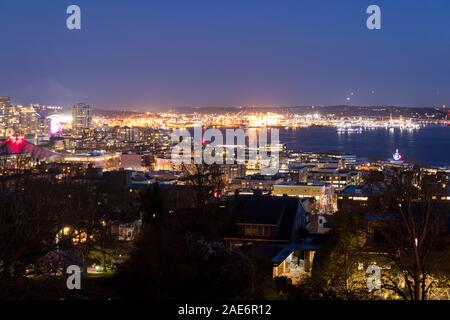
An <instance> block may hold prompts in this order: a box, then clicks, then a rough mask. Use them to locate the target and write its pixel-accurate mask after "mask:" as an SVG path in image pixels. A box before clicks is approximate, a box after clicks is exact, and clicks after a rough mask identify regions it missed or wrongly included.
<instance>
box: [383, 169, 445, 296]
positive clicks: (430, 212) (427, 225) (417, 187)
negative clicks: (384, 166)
mask: <svg viewBox="0 0 450 320" xmlns="http://www.w3.org/2000/svg"><path fill="white" fill-rule="evenodd" d="M389 178H390V179H389V180H390V184H391V185H390V187H391V190H392V195H393V197H392V199H393V200H394V201H395V203H394V204H393V205H392V206H391V207H396V208H397V210H396V213H397V214H398V219H397V221H396V222H390V223H389V224H386V225H385V227H384V228H383V230H382V234H383V238H384V240H385V248H384V249H385V254H387V256H388V258H389V259H390V261H391V262H392V263H393V265H394V266H395V267H396V268H395V270H394V271H397V273H392V272H391V273H388V274H385V275H384V277H383V282H384V287H385V288H386V289H389V290H392V291H394V292H395V293H396V294H398V295H399V296H400V297H402V298H404V299H411V300H426V299H428V298H429V296H430V292H431V290H432V288H433V286H434V285H435V284H436V282H435V281H434V280H433V279H432V275H433V273H434V272H435V271H436V267H437V266H438V264H439V261H440V260H442V259H448V258H449V257H448V256H446V257H445V256H442V254H443V253H444V252H445V250H443V249H445V248H446V246H447V245H448V243H446V242H448V238H447V237H446V231H447V230H446V228H447V223H448V222H447V221H448V213H449V208H448V205H445V204H441V203H438V202H436V201H435V199H433V195H434V194H435V192H436V189H437V188H439V184H438V183H437V181H434V182H430V181H428V182H427V183H425V182H424V180H423V179H422V178H423V177H422V174H421V172H420V170H414V171H408V172H403V173H397V174H395V175H392V176H390V177H389Z"/></svg>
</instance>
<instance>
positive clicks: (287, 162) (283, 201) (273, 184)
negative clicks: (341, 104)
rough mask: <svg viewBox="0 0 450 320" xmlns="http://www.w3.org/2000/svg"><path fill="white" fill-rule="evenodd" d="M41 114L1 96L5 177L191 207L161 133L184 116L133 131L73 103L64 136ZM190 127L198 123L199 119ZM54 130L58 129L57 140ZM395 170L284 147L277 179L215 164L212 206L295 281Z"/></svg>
mask: <svg viewBox="0 0 450 320" xmlns="http://www.w3.org/2000/svg"><path fill="white" fill-rule="evenodd" d="M30 108H31V109H30ZM43 108H44V107H40V106H30V107H20V106H12V105H11V104H10V100H9V99H8V98H5V97H0V124H1V127H0V129H1V130H3V131H1V132H2V133H1V135H2V136H3V137H4V138H5V139H6V140H4V142H2V145H0V159H1V161H2V162H1V163H0V166H1V167H2V169H4V170H3V172H2V173H1V174H2V175H4V174H8V172H7V170H5V169H6V168H8V167H10V168H11V169H12V170H15V172H17V170H28V171H30V172H33V173H36V174H50V173H52V174H55V175H56V176H58V177H59V178H60V179H64V178H65V177H72V178H78V179H97V180H100V181H104V182H105V185H107V186H108V187H109V188H117V189H118V190H122V191H123V190H125V191H128V192H129V193H130V194H131V195H134V194H135V195H136V196H135V197H136V198H135V199H136V201H138V200H137V199H139V197H140V196H141V194H142V192H143V191H145V190H147V189H149V188H152V187H154V185H155V183H156V184H158V185H159V186H160V187H161V189H162V190H163V194H164V197H165V198H166V199H167V201H165V204H164V206H165V207H166V210H167V211H168V212H176V211H177V210H186V209H189V208H192V203H190V201H189V198H192V197H190V195H191V193H192V192H194V191H193V186H192V185H189V184H187V183H186V179H185V178H186V177H185V175H186V172H185V171H183V168H182V167H181V166H180V164H177V163H174V162H173V161H172V160H171V158H170V149H171V140H170V131H169V130H166V129H165V128H163V127H165V126H167V125H168V124H170V125H173V127H182V126H186V124H187V123H184V122H182V121H183V118H182V117H181V120H180V117H178V116H175V117H172V118H171V121H174V122H176V124H173V123H170V122H169V120H167V121H166V120H164V119H165V117H166V115H165V114H163V115H160V116H158V117H154V116H152V119H154V121H155V122H159V123H160V125H159V126H158V127H154V126H149V125H148V123H147V124H144V123H141V125H140V126H134V124H136V122H134V121H143V120H142V119H140V120H139V119H138V118H134V120H133V122H131V123H124V121H122V122H119V121H113V120H111V119H109V120H108V119H106V118H104V119H102V122H99V119H97V120H95V119H94V115H93V112H92V108H91V107H90V106H89V105H86V104H77V105H75V106H73V108H72V120H71V123H70V124H69V125H68V126H67V127H65V126H64V125H62V126H58V125H53V127H52V124H51V122H50V123H46V121H47V120H48V119H49V116H50V115H47V116H44V117H43V118H44V121H42V119H41V118H40V116H39V114H40V113H39V112H40V111H43V110H44V109H43ZM45 111H49V112H50V113H53V112H56V111H59V110H58V109H56V108H46V109H45ZM244 118H246V119H253V120H252V121H254V122H255V123H256V122H258V123H259V122H261V125H277V122H276V121H278V120H279V117H277V116H275V115H270V116H269V118H264V116H261V117H256V118H252V117H250V118H249V117H244ZM145 119H147V118H145ZM145 119H144V120H145ZM186 119H187V118H186ZM186 119H185V120H186ZM220 119H222V120H220ZM227 119H228V120H227ZM230 119H232V118H231V117H230V116H229V115H225V116H223V117H222V118H219V119H217V117H216V120H214V121H216V122H217V121H219V120H220V121H222V122H220V121H219V122H217V123H216V124H217V125H224V124H227V125H229V124H230V125H231V124H233V125H234V124H235V123H234V121H232V120H230ZM271 119H278V120H276V121H275V122H270V121H272V120H271ZM311 119H314V117H312V118H311ZM122 120H123V119H122ZM152 121H153V120H152ZM189 121H191V122H192V123H191V124H194V123H196V120H195V119H193V118H189ZM315 121H319V118H318V117H316V119H315ZM144 122H145V121H144ZM202 124H204V121H202ZM248 124H249V125H251V123H248ZM244 125H245V124H244ZM52 128H53V129H56V130H53V132H52V130H51V129H52ZM8 130H10V132H7V131H8ZM29 134H34V136H35V137H36V136H44V135H47V136H48V139H46V140H45V141H44V142H42V141H43V140H39V141H38V142H37V143H33V142H35V141H36V139H34V140H32V141H31V140H30V139H27V135H29ZM19 135H20V136H19ZM22 135H23V136H22ZM391 168H404V169H408V168H409V165H408V164H406V163H403V162H401V161H396V160H395V159H394V160H393V161H392V162H375V163H368V162H367V161H361V160H359V159H358V158H357V157H356V156H355V155H346V154H341V153H312V152H294V151H290V150H286V149H285V148H284V147H282V148H281V149H280V152H279V170H278V172H277V173H276V174H273V175H264V174H262V172H261V166H260V165H259V164H258V163H257V161H256V163H255V162H254V161H253V162H251V161H248V162H246V163H241V164H237V163H235V164H218V165H215V166H214V170H216V172H217V173H218V174H219V176H220V179H221V181H222V184H220V187H218V188H217V189H215V190H214V192H213V194H211V195H210V199H209V201H212V202H214V203H217V205H219V206H220V207H221V208H222V209H223V210H225V211H226V212H228V213H230V214H233V215H235V216H236V217H237V221H236V232H235V233H234V234H230V235H228V236H227V237H225V239H224V240H225V241H226V242H227V243H229V244H230V245H232V246H236V247H237V248H241V249H243V250H245V248H247V247H249V246H251V247H252V248H253V249H254V250H255V251H254V252H257V253H258V255H260V257H261V258H262V259H265V260H266V261H267V262H268V263H269V265H270V271H269V272H271V273H272V275H273V276H274V277H276V276H286V277H288V278H290V279H292V281H293V282H299V281H301V280H302V279H303V278H304V277H305V276H308V275H310V273H311V268H312V262H313V260H314V255H315V252H316V251H317V250H320V248H321V239H322V235H324V234H326V233H328V232H329V231H330V228H331V222H332V220H333V215H334V214H335V213H336V212H337V211H338V210H347V209H349V208H351V210H354V209H355V208H359V209H361V210H364V207H365V206H367V204H368V203H372V202H373V201H376V199H377V197H379V196H380V194H382V193H383V192H384V189H383V185H382V184H380V185H379V186H378V187H377V188H374V187H368V186H367V185H366V180H365V178H366V177H367V173H368V172H379V173H382V172H383V171H386V170H390V169H391ZM424 170H428V173H429V174H434V175H437V174H443V175H444V177H445V179H446V180H445V179H444V180H443V181H447V182H444V185H445V187H443V188H442V190H441V191H442V192H441V193H440V194H436V195H435V197H436V198H435V199H436V200H438V201H448V202H450V189H449V188H448V185H449V184H448V182H449V181H448V180H449V176H450V172H449V171H439V170H438V169H433V168H428V169H424ZM133 210H134V212H131V213H130V214H126V213H123V214H115V216H114V219H112V220H111V221H113V223H112V225H113V226H114V228H115V229H114V230H115V231H114V234H115V235H117V240H119V241H133V240H134V238H135V235H136V234H137V233H138V232H139V228H140V226H141V223H140V219H141V215H140V214H139V210H140V209H139V207H136V208H134V209H133Z"/></svg>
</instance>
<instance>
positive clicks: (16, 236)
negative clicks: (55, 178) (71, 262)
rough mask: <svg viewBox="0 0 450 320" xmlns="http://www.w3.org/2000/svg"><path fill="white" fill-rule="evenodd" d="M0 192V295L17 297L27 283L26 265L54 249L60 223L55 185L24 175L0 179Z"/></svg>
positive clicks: (33, 263) (31, 264) (28, 265)
mask: <svg viewBox="0 0 450 320" xmlns="http://www.w3.org/2000/svg"><path fill="white" fill-rule="evenodd" d="M3 182H4V184H3V186H5V184H7V188H2V191H1V192H0V297H5V298H11V297H20V295H21V294H23V293H24V292H25V291H26V290H25V288H24V286H26V283H28V282H29V281H28V279H27V278H26V275H27V274H28V268H29V267H30V266H33V265H35V264H37V263H38V262H39V260H40V259H41V258H42V257H43V256H45V255H46V254H47V253H49V252H51V251H52V250H54V249H55V246H56V245H55V235H56V234H57V232H58V228H59V224H60V223H61V212H60V208H59V206H58V203H57V201H49V199H50V198H51V197H52V195H55V194H57V191H58V188H57V186H56V185H55V184H54V183H53V182H52V181H49V180H46V179H44V180H43V179H34V178H33V177H32V176H30V175H24V176H22V177H20V178H15V179H13V180H8V181H3Z"/></svg>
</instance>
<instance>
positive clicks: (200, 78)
mask: <svg viewBox="0 0 450 320" xmlns="http://www.w3.org/2000/svg"><path fill="white" fill-rule="evenodd" d="M70 4H78V5H79V6H80V7H81V10H82V30H81V31H69V30H67V29H66V18H67V15H66V8H67V6H68V5H70ZM370 4H378V5H379V6H380V7H381V9H382V30H381V31H370V30H368V29H367V28H366V18H367V14H366V13H365V11H366V8H367V6H368V5H370ZM0 40H1V46H0V95H10V96H12V97H13V100H14V101H15V102H17V103H27V102H39V103H45V104H64V105H70V104H72V103H74V102H77V101H85V102H88V103H91V104H92V105H94V107H96V108H124V107H127V106H131V107H136V108H141V109H144V108H147V107H148V108H150V107H160V106H192V105H195V106H209V105H214V106H229V105H245V106H247V105H255V106H282V105H283V106H285V105H311V104H314V105H330V104H345V103H350V104H370V105H374V104H397V105H404V106H435V105H442V104H450V1H448V0H433V1H428V0H414V1H413V0H395V1H392V0H390V1H386V0H371V1H366V0H320V1H319V0H272V1H264V0H220V1H219V0H201V1H200V0H160V1H153V0H145V1H144V0H141V1H139V0H126V1H125V0H120V1H119V0H117V1H114V0H103V1H100V0H72V1H62V0H58V1H55V0H47V1H45V0H40V1H36V0H28V1H25V0H0ZM372 91H374V93H372ZM351 92H353V93H354V95H353V96H351ZM350 96H351V97H352V99H351V101H350V102H348V101H347V100H346V98H347V97H350Z"/></svg>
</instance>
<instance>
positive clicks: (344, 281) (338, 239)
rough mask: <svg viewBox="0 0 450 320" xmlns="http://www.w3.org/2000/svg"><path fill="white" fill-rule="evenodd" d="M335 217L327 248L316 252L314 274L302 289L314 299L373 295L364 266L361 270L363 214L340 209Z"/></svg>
mask: <svg viewBox="0 0 450 320" xmlns="http://www.w3.org/2000/svg"><path fill="white" fill-rule="evenodd" d="M333 218H334V219H333V222H332V227H333V228H332V232H331V235H330V237H329V239H328V240H327V242H326V244H325V246H324V248H323V249H321V250H320V251H319V252H317V253H316V258H315V259H314V265H313V272H312V277H311V278H310V279H309V280H307V281H306V282H305V283H304V284H303V285H302V289H303V290H304V291H305V292H309V295H307V296H308V298H313V299H317V298H320V299H333V300H359V299H368V298H371V293H370V292H369V291H368V289H367V282H366V275H365V270H358V264H359V263H361V262H365V261H364V259H365V258H364V252H363V250H362V246H363V243H362V238H361V236H362V232H361V231H362V221H363V220H362V215H361V214H359V213H357V212H338V213H336V214H335V215H334V217H333ZM305 292H304V293H303V295H305Z"/></svg>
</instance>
